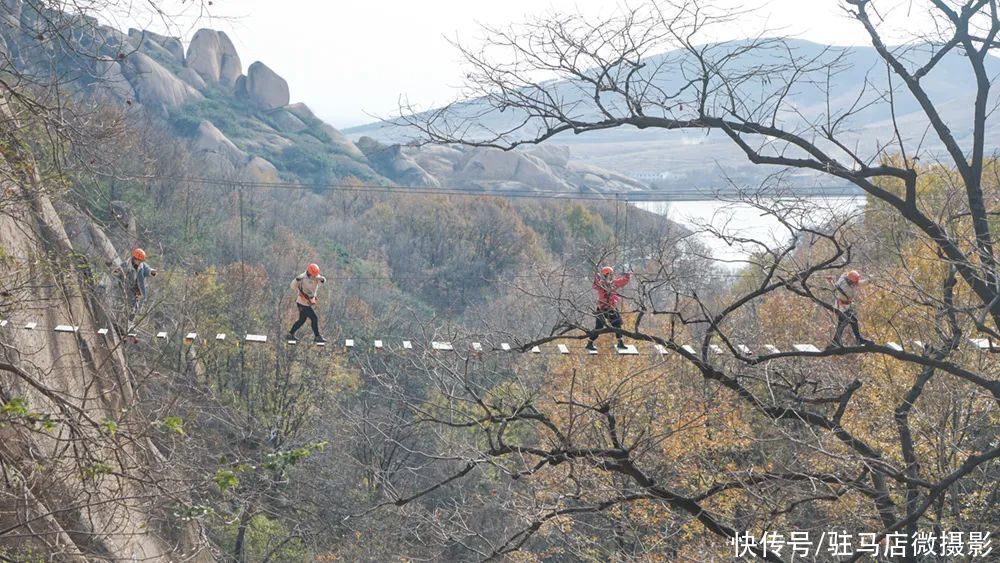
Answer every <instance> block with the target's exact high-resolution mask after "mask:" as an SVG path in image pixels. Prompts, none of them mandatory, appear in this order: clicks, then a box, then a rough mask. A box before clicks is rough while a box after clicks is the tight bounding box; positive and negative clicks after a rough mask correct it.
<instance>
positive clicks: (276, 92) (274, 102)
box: [236, 61, 289, 110]
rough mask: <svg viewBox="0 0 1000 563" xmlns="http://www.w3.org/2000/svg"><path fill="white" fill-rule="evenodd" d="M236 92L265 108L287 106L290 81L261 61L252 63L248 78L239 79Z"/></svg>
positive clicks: (248, 70)
mask: <svg viewBox="0 0 1000 563" xmlns="http://www.w3.org/2000/svg"><path fill="white" fill-rule="evenodd" d="M236 93H237V95H238V96H240V97H243V98H245V99H246V100H248V101H249V102H250V103H251V104H253V105H254V106H256V107H258V108H261V109H264V110H271V109H275V108H280V107H283V106H287V105H288V102H289V95H288V82H286V81H285V79H284V78H282V77H280V76H278V74H277V73H276V72H274V71H273V70H271V69H270V68H269V67H268V66H267V65H265V64H264V63H262V62H260V61H257V62H255V63H253V64H252V65H250V68H248V69H247V75H246V78H245V79H243V78H242V77H241V80H239V81H238V84H237V87H236Z"/></svg>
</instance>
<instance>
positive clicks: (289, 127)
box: [268, 108, 309, 133]
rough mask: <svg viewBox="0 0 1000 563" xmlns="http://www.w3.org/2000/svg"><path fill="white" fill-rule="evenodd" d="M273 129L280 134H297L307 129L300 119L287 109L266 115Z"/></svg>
mask: <svg viewBox="0 0 1000 563" xmlns="http://www.w3.org/2000/svg"><path fill="white" fill-rule="evenodd" d="M268 116H269V117H270V118H271V121H272V122H274V125H275V127H277V128H278V131H281V132H282V133H299V132H301V131H305V130H306V129H308V128H309V126H308V125H306V124H305V122H303V121H302V120H301V119H299V118H298V117H296V116H295V114H293V113H292V112H290V111H288V110H287V109H284V108H280V109H277V110H275V111H272V112H270V113H269V114H268Z"/></svg>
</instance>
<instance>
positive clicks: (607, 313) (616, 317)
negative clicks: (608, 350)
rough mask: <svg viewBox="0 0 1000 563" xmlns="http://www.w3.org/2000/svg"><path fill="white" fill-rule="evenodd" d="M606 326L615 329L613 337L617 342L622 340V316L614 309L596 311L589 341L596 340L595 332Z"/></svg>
mask: <svg viewBox="0 0 1000 563" xmlns="http://www.w3.org/2000/svg"><path fill="white" fill-rule="evenodd" d="M607 326H610V327H612V328H614V329H615V336H616V337H617V338H618V340H621V339H622V316H621V315H620V314H618V311H615V310H614V309H598V310H597V316H596V317H595V323H594V330H593V332H591V333H590V341H591V342H593V341H595V340H597V331H599V330H601V329H602V328H604V327H607Z"/></svg>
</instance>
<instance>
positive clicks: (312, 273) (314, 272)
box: [306, 264, 319, 278]
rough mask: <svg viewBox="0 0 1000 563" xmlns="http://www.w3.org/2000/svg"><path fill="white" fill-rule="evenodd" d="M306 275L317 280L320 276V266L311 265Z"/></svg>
mask: <svg viewBox="0 0 1000 563" xmlns="http://www.w3.org/2000/svg"><path fill="white" fill-rule="evenodd" d="M306 273H307V274H309V275H310V276H312V277H314V278H315V277H316V276H318V275H319V266H318V265H316V264H309V266H308V267H307V268H306Z"/></svg>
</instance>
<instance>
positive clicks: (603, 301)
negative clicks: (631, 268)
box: [594, 274, 632, 311]
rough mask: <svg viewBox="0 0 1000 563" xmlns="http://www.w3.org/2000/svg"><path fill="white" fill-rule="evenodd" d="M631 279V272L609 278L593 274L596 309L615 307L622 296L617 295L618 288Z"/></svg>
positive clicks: (604, 309)
mask: <svg viewBox="0 0 1000 563" xmlns="http://www.w3.org/2000/svg"><path fill="white" fill-rule="evenodd" d="M631 279H632V274H623V275H622V276H621V277H618V278H615V279H612V280H609V279H605V277H604V276H602V275H600V274H597V275H596V276H594V289H596V290H597V310H598V311H607V310H609V309H617V308H618V305H619V304H620V303H621V301H622V298H621V296H620V295H618V290H619V289H621V288H623V287H625V286H626V285H628V282H629V281H630V280H631Z"/></svg>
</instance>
